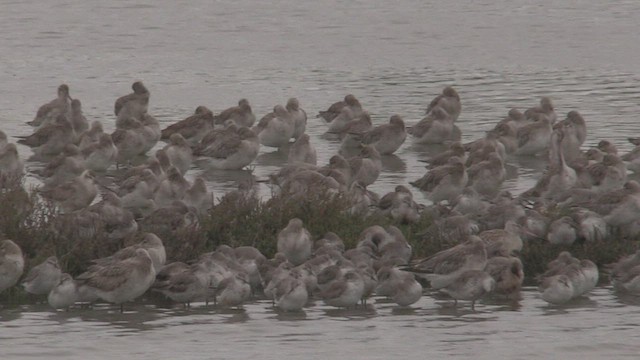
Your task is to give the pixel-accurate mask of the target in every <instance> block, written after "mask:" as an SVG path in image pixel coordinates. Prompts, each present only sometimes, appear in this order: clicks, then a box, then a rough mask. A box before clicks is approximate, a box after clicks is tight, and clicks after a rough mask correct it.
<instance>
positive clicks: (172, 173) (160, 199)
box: [153, 165, 191, 207]
mask: <svg viewBox="0 0 640 360" xmlns="http://www.w3.org/2000/svg"><path fill="white" fill-rule="evenodd" d="M190 187H191V184H189V182H188V181H187V180H186V179H185V178H184V176H182V174H181V173H180V170H178V169H177V168H176V167H175V166H173V165H172V166H171V167H170V168H169V170H168V172H167V177H166V178H165V179H164V180H162V182H160V184H159V185H158V189H157V190H156V192H155V194H154V195H153V200H154V201H155V202H156V205H157V206H159V207H163V206H165V205H169V204H171V203H173V202H174V201H176V200H182V199H183V198H184V194H185V193H186V192H187V190H188V189H189V188H190Z"/></svg>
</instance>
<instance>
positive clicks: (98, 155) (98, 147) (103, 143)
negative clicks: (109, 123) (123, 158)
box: [82, 134, 118, 172]
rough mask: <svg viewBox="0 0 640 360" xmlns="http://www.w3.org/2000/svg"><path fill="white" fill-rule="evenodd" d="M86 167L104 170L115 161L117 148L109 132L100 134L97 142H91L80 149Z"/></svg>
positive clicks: (93, 169)
mask: <svg viewBox="0 0 640 360" xmlns="http://www.w3.org/2000/svg"><path fill="white" fill-rule="evenodd" d="M82 155H83V156H84V158H85V162H84V163H85V164H86V167H87V169H89V170H92V171H96V172H105V171H107V169H108V168H109V167H110V166H111V165H113V164H115V163H116V160H117V158H118V148H117V147H116V146H115V144H114V143H113V139H112V138H111V136H110V135H109V134H101V135H100V137H99V140H98V143H97V144H92V145H89V146H87V147H85V148H84V149H83V150H82Z"/></svg>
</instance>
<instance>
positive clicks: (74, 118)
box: [69, 99, 89, 135]
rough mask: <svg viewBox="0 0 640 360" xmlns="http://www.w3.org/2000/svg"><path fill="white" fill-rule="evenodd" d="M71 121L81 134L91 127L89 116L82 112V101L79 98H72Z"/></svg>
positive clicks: (75, 129)
mask: <svg viewBox="0 0 640 360" xmlns="http://www.w3.org/2000/svg"><path fill="white" fill-rule="evenodd" d="M69 121H70V122H71V126H72V127H73V130H74V131H75V132H76V134H78V135H80V134H81V133H82V132H84V131H85V130H87V129H88V128H89V122H88V121H87V118H86V117H85V116H84V115H83V114H82V103H81V102H80V100H78V99H73V100H71V114H70V115H69Z"/></svg>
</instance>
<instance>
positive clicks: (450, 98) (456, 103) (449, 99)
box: [425, 86, 462, 121]
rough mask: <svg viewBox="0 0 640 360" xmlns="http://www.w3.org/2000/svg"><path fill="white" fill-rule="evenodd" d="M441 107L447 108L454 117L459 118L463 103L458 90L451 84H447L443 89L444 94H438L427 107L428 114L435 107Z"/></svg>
mask: <svg viewBox="0 0 640 360" xmlns="http://www.w3.org/2000/svg"><path fill="white" fill-rule="evenodd" d="M437 107H440V108H442V109H443V110H445V111H446V112H447V113H448V114H449V115H450V116H451V118H452V119H453V121H456V120H458V116H460V111H461V110H462V105H461V104H460V96H459V95H458V92H457V91H456V90H455V89H454V88H452V87H451V86H447V87H445V88H444V89H443V90H442V94H440V95H438V96H436V97H435V98H434V99H433V100H431V102H430V103H429V106H428V107H427V110H426V112H425V113H426V114H429V113H430V112H431V111H432V110H433V109H435V108H437Z"/></svg>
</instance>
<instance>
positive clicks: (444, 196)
mask: <svg viewBox="0 0 640 360" xmlns="http://www.w3.org/2000/svg"><path fill="white" fill-rule="evenodd" d="M468 181H469V176H468V175H467V171H466V168H465V166H464V163H463V162H462V160H461V159H460V158H458V157H456V156H454V157H452V158H450V159H449V162H448V163H447V165H443V166H439V167H437V168H433V169H431V170H429V171H428V172H427V173H426V174H425V175H424V176H423V177H422V178H420V179H419V180H416V181H414V182H410V184H411V185H413V186H415V187H417V188H419V189H420V190H422V191H425V192H427V193H429V194H428V196H429V199H430V200H431V201H433V202H434V203H438V202H440V201H443V200H447V201H449V202H452V201H453V200H454V199H455V198H456V197H458V196H459V195H460V194H462V190H463V189H464V188H465V186H466V185H467V182H468Z"/></svg>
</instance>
